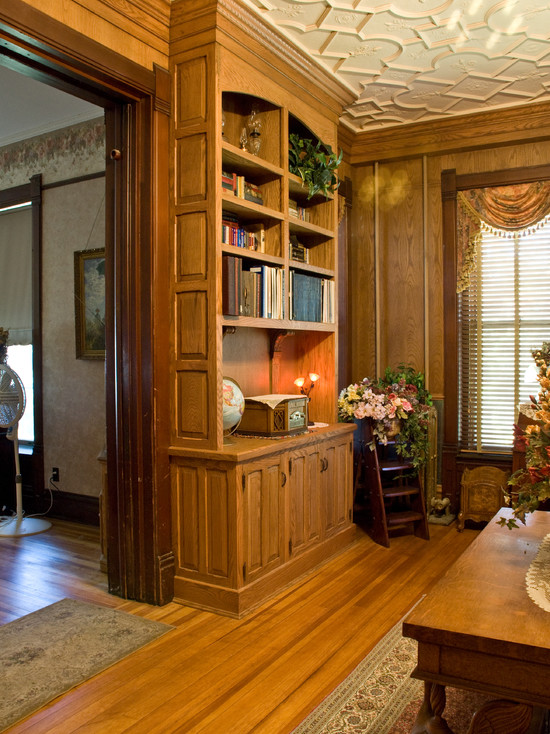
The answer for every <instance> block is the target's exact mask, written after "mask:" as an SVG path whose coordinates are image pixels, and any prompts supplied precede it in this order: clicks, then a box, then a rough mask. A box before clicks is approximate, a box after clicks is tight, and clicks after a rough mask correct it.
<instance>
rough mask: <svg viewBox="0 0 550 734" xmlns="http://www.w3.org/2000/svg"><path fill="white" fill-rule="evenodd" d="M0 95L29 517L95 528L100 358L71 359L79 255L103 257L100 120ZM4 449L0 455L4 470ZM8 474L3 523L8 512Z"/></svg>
mask: <svg viewBox="0 0 550 734" xmlns="http://www.w3.org/2000/svg"><path fill="white" fill-rule="evenodd" d="M1 61H2V57H1V56H0V62H1ZM0 91H1V93H2V97H3V99H5V100H10V104H9V105H5V106H4V108H3V110H2V114H1V115H0V161H1V165H0V211H3V214H2V216H0V258H2V265H3V267H2V273H3V276H4V280H5V282H6V284H7V287H6V289H5V291H4V294H5V296H6V297H5V298H4V299H2V297H0V326H1V327H2V328H4V329H9V331H10V336H9V340H8V360H7V361H8V365H9V366H10V367H11V368H12V369H14V370H15V371H16V372H17V374H18V375H19V376H20V377H21V378H22V379H23V382H24V386H25V392H26V407H25V412H24V414H23V417H22V420H21V422H20V428H19V439H20V447H21V466H22V475H23V482H24V486H23V490H24V498H25V501H24V506H25V510H26V511H27V512H32V513H40V512H48V511H49V512H50V513H51V514H53V516H56V517H63V518H65V519H74V520H77V521H81V522H87V523H91V524H96V523H97V521H98V511H97V505H98V496H99V494H100V491H101V488H102V473H103V466H104V464H103V463H101V462H100V461H98V456H101V455H102V454H103V453H104V449H105V369H104V354H103V358H101V355H100V354H95V355H93V356H94V358H92V359H90V358H89V357H90V355H89V354H87V353H85V354H82V353H78V352H77V349H76V344H75V339H76V330H75V318H76V315H77V314H78V309H76V306H75V290H74V289H75V252H81V253H86V252H89V251H92V250H96V251H104V249H105V126H104V111H103V108H102V107H100V106H98V105H96V104H92V103H90V102H87V101H85V100H82V99H79V98H77V97H75V96H73V95H70V94H68V93H66V92H64V91H61V90H58V89H55V88H52V87H50V86H48V85H46V84H44V83H43V82H40V81H38V80H35V79H32V78H31V77H29V76H25V75H24V74H21V73H19V72H18V71H15V70H12V69H9V68H7V67H6V66H2V65H0ZM37 110H39V113H38V114H37ZM31 181H32V185H31ZM2 200H4V202H5V206H2ZM31 210H36V211H35V212H34V214H33V212H32V211H31ZM19 220H21V222H19ZM33 220H34V224H33ZM102 316H103V318H104V307H103V309H102ZM77 357H78V358H77ZM0 442H2V439H1V438H0ZM11 448H12V447H11V446H9V445H5V446H4V447H3V450H2V451H1V452H0V455H1V456H2V457H3V458H2V461H3V463H6V460H7V459H8V458H9V454H10V449H11ZM7 463H8V465H9V466H8V467H3V470H2V472H1V475H2V476H3V477H5V480H4V481H3V482H2V483H1V486H0V506H1V507H2V508H5V509H4V510H3V511H2V513H1V514H2V515H4V516H7V515H9V513H10V512H14V511H15V507H14V502H15V497H14V494H15V493H14V491H13V482H12V481H11V480H12V479H13V477H12V473H13V472H12V471H11V470H10V468H11V467H12V462H11V461H8V462H7ZM54 468H55V469H56V471H55V472H54V471H53V470H54Z"/></svg>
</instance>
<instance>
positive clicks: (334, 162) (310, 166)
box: [288, 133, 343, 199]
mask: <svg viewBox="0 0 550 734" xmlns="http://www.w3.org/2000/svg"><path fill="white" fill-rule="evenodd" d="M289 142H290V145H289V166H288V167H289V170H290V172H291V173H294V174H295V175H297V176H299V177H300V178H301V179H302V181H303V183H304V185H305V186H307V188H308V197H307V198H308V199H311V197H312V196H314V195H315V194H318V193H321V194H324V195H325V196H327V195H328V193H329V192H330V193H334V192H335V191H336V190H337V188H338V186H339V185H340V181H339V179H338V176H337V175H336V169H337V168H338V166H339V165H340V163H341V161H342V155H343V151H340V154H339V155H336V153H334V151H333V150H332V148H331V146H330V145H326V144H325V143H323V142H321V141H320V140H318V141H317V142H315V141H313V140H311V139H310V138H302V137H301V136H300V135H298V134H297V133H291V134H290V135H289Z"/></svg>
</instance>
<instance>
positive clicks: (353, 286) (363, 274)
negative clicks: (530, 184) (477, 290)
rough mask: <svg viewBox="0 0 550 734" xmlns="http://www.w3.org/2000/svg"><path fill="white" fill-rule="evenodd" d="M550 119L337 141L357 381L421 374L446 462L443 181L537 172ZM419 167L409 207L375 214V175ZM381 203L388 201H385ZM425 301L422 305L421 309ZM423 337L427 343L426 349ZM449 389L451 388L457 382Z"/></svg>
mask: <svg viewBox="0 0 550 734" xmlns="http://www.w3.org/2000/svg"><path fill="white" fill-rule="evenodd" d="M549 110H550V106H549V105H548V104H547V103H545V104H540V105H527V106H525V107H523V108H515V109H510V110H501V111H499V113H498V114H497V113H487V114H485V113H483V114H480V115H472V116H469V117H468V116H465V117H463V118H455V119H454V120H443V121H438V122H437V123H423V124H418V125H406V126H403V127H401V128H389V129H388V130H385V131H384V130H380V131H376V132H373V133H369V134H367V133H358V134H357V135H356V136H355V137H354V138H353V139H352V140H350V139H349V135H348V134H347V131H344V132H342V131H341V139H342V140H343V141H344V142H345V143H346V146H347V148H346V150H347V152H348V153H349V160H350V161H351V163H352V164H353V165H352V169H353V174H352V181H353V197H354V206H353V209H352V216H351V232H350V246H351V250H352V252H353V258H354V267H353V268H352V269H351V272H350V281H349V283H350V298H351V299H352V313H353V318H352V319H351V327H350V328H351V342H352V344H351V354H352V357H351V362H352V369H351V371H352V379H353V380H360V379H362V377H364V376H367V375H373V374H375V373H376V366H377V364H378V365H380V368H381V369H383V367H384V366H385V364H386V361H387V362H388V363H390V364H392V366H394V365H395V364H396V363H398V362H404V363H409V364H412V365H413V366H414V367H415V368H417V369H420V370H423V371H425V374H426V376H427V387H428V389H429V390H430V391H431V393H432V395H433V396H434V397H435V398H437V399H438V401H439V403H438V404H440V405H441V406H442V410H441V411H440V412H441V416H442V421H443V424H444V426H446V427H447V428H446V437H447V438H446V439H445V440H444V441H443V446H442V452H443V455H445V454H452V453H453V451H454V450H455V449H454V448H453V445H454V441H455V439H454V438H453V434H452V432H450V431H451V428H450V426H451V425H453V426H454V425H456V420H457V414H456V404H455V402H454V399H453V398H451V397H450V391H452V390H453V387H452V385H450V384H449V379H448V375H449V374H450V372H448V371H447V368H448V367H449V364H450V363H453V362H454V363H455V364H456V349H455V348H449V347H448V346H446V335H447V334H452V327H451V325H450V324H449V322H448V314H447V311H448V308H449V304H448V303H447V304H445V303H444V301H443V282H444V268H445V267H446V264H447V261H448V259H449V258H451V259H453V258H454V257H455V255H454V250H452V247H451V240H450V239H449V236H444V234H443V219H442V212H443V206H445V203H444V202H443V203H442V199H441V174H442V172H443V171H444V170H447V169H454V170H456V175H457V176H465V175H470V176H472V180H474V181H475V180H476V179H475V176H476V174H478V173H487V172H491V171H493V172H499V173H498V174H496V175H497V176H498V178H499V180H501V179H502V173H500V172H502V171H505V170H508V169H514V168H521V167H525V166H529V167H532V166H537V165H540V161H541V160H549V159H550V128H549V126H548V123H547V120H548V111H549ZM423 158H424V160H425V165H424V174H423V175H424V176H425V179H426V180H425V181H424V182H423V186H422V187H421V188H420V187H419V186H418V182H419V176H418V174H415V176H414V178H412V179H411V178H409V180H410V181H414V182H415V185H414V186H412V187H410V188H409V190H408V194H407V198H406V203H405V204H404V206H402V205H401V203H400V202H396V203H395V205H394V206H391V207H390V208H389V210H388V211H387V212H380V211H378V209H377V206H376V204H375V196H374V192H375V191H376V186H375V184H374V181H375V175H376V173H375V172H376V171H378V173H379V174H380V173H381V172H383V171H385V170H386V169H387V170H388V171H389V170H398V168H399V165H403V167H404V170H407V171H411V170H412V171H418V170H420V168H421V167H422V160H423ZM392 166H393V168H391V167H392ZM382 175H384V174H383V173H382ZM533 175H538V172H533ZM379 201H380V202H384V195H383V193H382V192H381V193H380V197H379ZM413 202H414V203H413ZM407 207H409V208H408V209H407ZM417 207H418V209H417ZM413 208H414V211H413ZM420 211H423V212H424V215H423V219H424V228H425V231H424V241H422V237H421V236H419V233H418V231H417V227H418V224H419V220H420V217H419V212H420ZM377 233H378V237H379V243H378V244H379V246H380V249H379V252H378V265H379V267H378V270H377V269H376V264H377V257H376V248H375V241H376V234H377ZM423 249H424V250H425V252H424V253H423ZM423 257H425V263H426V277H425V279H424V281H425V282H424V283H422V282H421V280H420V270H419V266H418V268H417V265H416V263H420V261H421V260H422V259H423ZM399 267H401V268H405V273H406V275H405V277H404V279H403V283H402V291H400V293H399V296H398V298H399V300H401V301H402V302H403V303H405V304H407V308H406V309H404V311H405V310H406V311H407V313H406V319H405V324H407V323H408V324H409V325H410V326H409V328H408V329H407V334H408V335H409V336H408V338H406V339H405V340H404V341H402V342H401V345H399V340H398V339H396V335H397V334H399V333H400V332H401V331H402V328H403V319H402V318H401V315H400V309H399V308H395V307H394V304H393V303H392V304H391V305H390V306H389V307H388V305H387V302H386V301H385V299H387V298H390V295H389V294H391V293H392V292H394V293H396V291H395V290H392V289H394V282H395V281H396V272H395V270H396V268H399ZM407 280H408V281H409V282H407ZM365 283H367V284H368V285H367V286H365ZM377 288H378V293H376V289H377ZM419 289H420V292H418V290H419ZM398 298H397V297H396V299H395V300H396V301H397V300H398ZM421 300H424V307H423V308H422V309H421V306H420V301H421ZM377 302H378V303H379V304H380V311H379V313H377ZM451 305H452V304H451ZM446 318H447V323H446V322H445V319H446ZM449 330H451V331H449ZM421 335H424V337H425V345H424V348H423V347H422V346H421V339H422V336H421ZM453 380H454V383H453V384H455V383H456V380H455V378H453ZM443 463H444V468H443V470H442V475H441V477H440V480H441V483H442V487H443V494H444V495H446V494H449V495H450V496H451V498H452V501H453V506H454V507H453V511H455V510H456V509H457V508H458V497H457V492H458V485H457V482H456V476H455V475H456V472H455V471H454V468H452V467H451V468H450V469H449V464H448V461H444V462H443ZM453 467H454V464H453Z"/></svg>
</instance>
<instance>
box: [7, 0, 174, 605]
mask: <svg viewBox="0 0 550 734" xmlns="http://www.w3.org/2000/svg"><path fill="white" fill-rule="evenodd" d="M0 44H1V45H0V54H1V56H2V62H3V63H5V64H6V65H7V66H9V67H11V68H12V69H15V70H17V71H19V72H21V73H24V74H27V75H29V76H32V77H33V78H35V79H37V80H39V81H42V82H45V83H46V84H49V85H51V86H55V87H57V88H58V89H61V90H63V91H65V92H68V93H70V94H74V95H76V96H79V97H81V98H83V99H86V100H88V101H90V102H93V103H94V104H97V105H100V106H102V107H103V108H104V109H105V111H106V137H107V159H106V202H107V205H106V276H107V277H106V321H107V325H106V332H107V333H106V341H107V345H106V347H107V348H106V352H107V357H106V400H107V454H108V456H107V463H108V490H107V541H108V551H109V556H108V565H109V589H110V591H111V592H112V593H115V594H118V595H120V596H123V597H125V598H131V599H137V600H140V601H145V602H148V603H153V604H164V603H166V602H167V601H169V600H170V599H171V598H172V594H173V553H172V544H171V536H170V532H169V529H170V527H171V525H170V485H169V470H168V455H167V451H166V450H164V451H163V450H162V447H163V446H166V445H167V443H166V440H167V439H166V436H164V434H163V431H165V430H166V429H163V427H162V426H163V424H165V423H167V421H163V420H162V416H163V415H165V416H166V415H168V412H167V405H168V398H167V394H168V392H167V385H168V377H167V375H166V374H165V373H166V368H165V367H164V366H163V363H162V360H161V359H159V358H158V357H157V356H156V355H165V354H166V353H167V351H168V327H167V324H168V321H169V318H168V314H169V302H168V295H167V294H168V288H167V284H166V278H167V273H168V262H167V257H168V255H167V251H166V250H167V246H168V245H167V242H168V167H169V160H168V156H169V145H168V138H169V112H170V109H169V90H170V83H169V75H168V72H167V71H166V70H164V69H160V68H155V69H154V70H153V71H148V70H147V69H144V68H143V67H140V66H139V65H137V64H135V63H133V62H131V61H129V60H128V59H126V58H125V57H123V56H120V55H119V54H117V53H116V52H114V51H110V50H109V49H106V48H105V47H103V46H101V44H99V43H96V42H95V41H92V40H91V39H89V38H87V37H86V36H83V35H82V34H80V33H78V32H77V31H74V30H72V29H70V28H68V27H66V26H64V25H63V24H62V23H60V22H58V21H56V20H54V19H52V18H50V17H49V16H47V15H45V14H44V13H42V12H40V11H38V10H35V9H34V8H31V7H30V6H28V5H26V4H25V3H24V2H21V1H20V0H11V2H10V3H9V7H8V8H5V7H2V8H0ZM153 334H154V335H155V341H154V343H153ZM159 416H160V419H159ZM159 529H160V532H159Z"/></svg>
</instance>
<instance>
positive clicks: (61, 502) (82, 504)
mask: <svg viewBox="0 0 550 734" xmlns="http://www.w3.org/2000/svg"><path fill="white" fill-rule="evenodd" d="M26 490H27V488H26V487H24V488H23V507H24V510H25V514H26V515H33V514H37V513H42V512H46V511H47V510H48V507H49V505H50V497H49V493H48V492H47V491H43V492H41V493H40V494H36V493H35V492H33V491H32V490H31V489H30V488H29V489H28V490H27V491H26ZM52 500H53V505H52V507H51V509H50V510H49V511H48V512H47V517H55V518H57V519H58V520H69V521H70V522H80V523H83V524H85V525H95V526H98V525H99V498H98V497H90V496H89V495H84V494H74V493H73V492H61V491H60V490H52Z"/></svg>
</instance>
